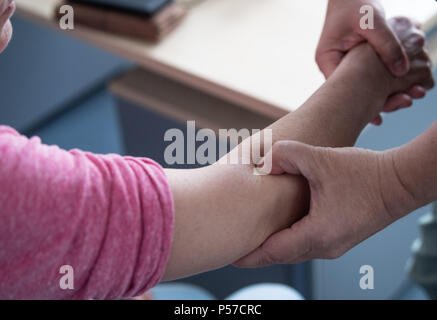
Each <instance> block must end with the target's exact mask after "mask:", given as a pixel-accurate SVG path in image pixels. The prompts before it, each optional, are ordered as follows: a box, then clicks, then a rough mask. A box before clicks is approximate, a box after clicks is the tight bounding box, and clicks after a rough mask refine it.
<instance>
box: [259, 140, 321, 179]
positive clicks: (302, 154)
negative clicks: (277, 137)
mask: <svg viewBox="0 0 437 320" xmlns="http://www.w3.org/2000/svg"><path fill="white" fill-rule="evenodd" d="M314 149H315V147H313V146H310V145H307V144H304V143H300V142H297V141H279V142H277V143H275V144H274V145H273V148H272V150H271V151H270V152H269V153H268V154H267V156H266V157H265V159H264V162H265V163H267V164H268V163H269V162H270V163H271V166H270V168H271V174H282V173H288V174H293V175H302V176H304V177H305V178H307V180H309V182H310V183H311V182H312V180H313V179H314V171H313V170H312V168H313V167H314V166H315V165H316V162H317V159H316V158H315V156H316V153H315V151H314ZM264 167H268V166H265V165H264Z"/></svg>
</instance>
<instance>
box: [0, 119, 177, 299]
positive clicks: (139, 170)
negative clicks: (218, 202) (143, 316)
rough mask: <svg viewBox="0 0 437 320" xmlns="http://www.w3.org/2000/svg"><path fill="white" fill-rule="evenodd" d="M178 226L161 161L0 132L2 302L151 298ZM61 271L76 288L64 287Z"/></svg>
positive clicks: (2, 128)
mask: <svg viewBox="0 0 437 320" xmlns="http://www.w3.org/2000/svg"><path fill="white" fill-rule="evenodd" d="M173 222H174V209H173V199H172V196H171V192H170V189H169V186H168V184H167V180H166V177H165V174H164V172H163V170H162V168H161V167H160V166H159V165H158V164H156V163H155V162H153V161H151V160H149V159H142V158H132V157H121V156H119V155H96V154H91V153H87V152H82V151H80V150H72V151H64V150H62V149H60V148H58V147H57V146H47V145H44V144H41V141H40V139H39V138H36V137H34V138H32V139H27V138H26V137H24V136H20V135H19V134H18V133H17V132H16V131H15V130H13V129H12V128H9V127H5V126H0V299H119V298H125V297H133V296H136V295H139V294H142V293H144V292H145V291H146V290H148V289H150V288H152V287H153V286H155V285H156V284H157V283H158V282H159V281H160V279H161V277H162V275H163V273H164V271H165V265H166V262H167V259H168V256H169V252H170V246H171V241H172V234H173ZM61 266H71V268H72V269H71V270H73V275H74V289H68V288H67V289H65V287H64V289H63V288H62V286H61V285H60V282H62V281H61V280H62V279H64V280H65V278H62V277H63V276H64V274H63V273H61V272H60V268H61ZM69 274H71V272H70V273H69Z"/></svg>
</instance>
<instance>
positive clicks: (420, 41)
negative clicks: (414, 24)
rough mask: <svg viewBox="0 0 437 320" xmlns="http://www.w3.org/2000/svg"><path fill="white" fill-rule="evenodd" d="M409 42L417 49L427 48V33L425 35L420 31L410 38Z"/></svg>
mask: <svg viewBox="0 0 437 320" xmlns="http://www.w3.org/2000/svg"><path fill="white" fill-rule="evenodd" d="M409 41H410V43H411V45H413V46H415V47H420V48H423V47H424V46H425V41H426V36H425V33H423V32H422V31H420V30H417V31H415V32H413V33H412V34H411V35H410V36H409Z"/></svg>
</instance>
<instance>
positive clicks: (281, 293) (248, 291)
mask: <svg viewBox="0 0 437 320" xmlns="http://www.w3.org/2000/svg"><path fill="white" fill-rule="evenodd" d="M226 300H305V299H304V297H303V296H302V295H301V294H300V293H299V292H298V291H296V290H295V289H293V288H292V287H289V286H286V285H283V284H275V283H260V284H255V285H252V286H249V287H246V288H243V289H240V290H238V291H237V292H235V293H233V294H231V295H230V296H229V297H228V298H226Z"/></svg>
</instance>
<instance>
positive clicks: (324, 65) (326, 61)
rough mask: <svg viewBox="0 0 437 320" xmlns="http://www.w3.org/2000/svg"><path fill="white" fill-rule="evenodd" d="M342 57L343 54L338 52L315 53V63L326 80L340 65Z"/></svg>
mask: <svg viewBox="0 0 437 320" xmlns="http://www.w3.org/2000/svg"><path fill="white" fill-rule="evenodd" d="M319 50H322V49H319ZM344 55H345V53H344V52H342V51H339V50H329V51H318V52H317V54H316V62H317V65H318V66H319V69H320V71H322V73H323V75H324V76H325V78H326V79H328V78H329V77H330V76H331V74H333V73H334V71H335V69H337V67H338V66H339V65H340V63H341V60H343V58H344Z"/></svg>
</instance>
